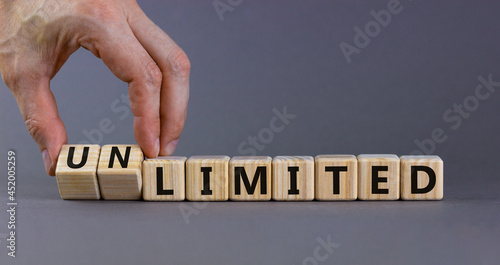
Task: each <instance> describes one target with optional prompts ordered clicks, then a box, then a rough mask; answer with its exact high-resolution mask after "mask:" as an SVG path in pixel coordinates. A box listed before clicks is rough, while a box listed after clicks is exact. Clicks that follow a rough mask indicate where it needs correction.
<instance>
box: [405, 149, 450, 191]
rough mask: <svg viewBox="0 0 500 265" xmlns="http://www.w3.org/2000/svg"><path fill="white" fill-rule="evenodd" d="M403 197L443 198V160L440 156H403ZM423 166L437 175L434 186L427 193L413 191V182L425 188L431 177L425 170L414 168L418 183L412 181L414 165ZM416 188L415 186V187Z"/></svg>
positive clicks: (418, 186)
mask: <svg viewBox="0 0 500 265" xmlns="http://www.w3.org/2000/svg"><path fill="white" fill-rule="evenodd" d="M400 160H401V199H403V200H441V199H443V160H441V158H440V157H439V156H425V155H422V156H401V157H400ZM415 166H423V167H428V168H430V169H431V170H432V172H433V173H431V172H429V173H431V174H434V176H435V181H434V182H433V183H434V186H429V188H430V187H433V188H432V189H431V190H430V191H427V192H425V193H418V192H415V193H413V192H412V184H416V188H417V189H420V190H424V189H425V188H426V187H428V185H429V184H431V183H429V182H430V180H431V177H430V176H429V174H428V173H426V172H425V171H423V170H415V168H414V169H413V170H414V174H415V176H416V183H412V167H415ZM414 188H415V187H414Z"/></svg>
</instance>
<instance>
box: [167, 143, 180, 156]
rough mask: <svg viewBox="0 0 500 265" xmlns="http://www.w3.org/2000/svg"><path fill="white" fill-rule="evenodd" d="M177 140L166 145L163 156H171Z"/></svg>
mask: <svg viewBox="0 0 500 265" xmlns="http://www.w3.org/2000/svg"><path fill="white" fill-rule="evenodd" d="M178 142H179V140H173V141H172V142H170V143H168V144H167V146H166V147H165V149H164V150H165V154H166V155H172V154H173V153H174V151H175V148H176V147H177V143H178Z"/></svg>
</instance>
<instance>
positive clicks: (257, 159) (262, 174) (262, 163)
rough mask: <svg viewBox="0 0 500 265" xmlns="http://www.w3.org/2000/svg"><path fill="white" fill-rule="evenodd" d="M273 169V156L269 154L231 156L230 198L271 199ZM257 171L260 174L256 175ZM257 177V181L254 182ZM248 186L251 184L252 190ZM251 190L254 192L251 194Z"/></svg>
mask: <svg viewBox="0 0 500 265" xmlns="http://www.w3.org/2000/svg"><path fill="white" fill-rule="evenodd" d="M241 168H243V169H244V171H242V170H241ZM258 169H259V170H258ZM261 169H262V170H261ZM271 169H272V158H271V157H269V156H235V157H233V158H231V160H230V161H229V198H230V199H231V200H233V201H269V200H271V191H272V187H271V185H272V170H271ZM243 172H244V173H243ZM256 172H258V173H259V175H257V176H256V175H255V174H256ZM256 177H257V182H254V179H255V178H256ZM238 183H239V185H238V187H237V186H236V185H237V184H238ZM245 183H246V184H245ZM262 185H264V186H262ZM247 186H250V191H249V190H247ZM252 189H253V191H252ZM237 191H239V192H237ZM249 192H252V193H253V194H249ZM237 193H238V194H237Z"/></svg>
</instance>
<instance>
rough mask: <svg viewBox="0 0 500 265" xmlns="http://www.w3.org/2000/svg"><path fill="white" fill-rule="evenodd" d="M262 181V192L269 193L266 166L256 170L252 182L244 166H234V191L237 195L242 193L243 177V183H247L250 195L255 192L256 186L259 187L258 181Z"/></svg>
mask: <svg viewBox="0 0 500 265" xmlns="http://www.w3.org/2000/svg"><path fill="white" fill-rule="evenodd" d="M259 178H261V181H260V193H261V194H267V181H266V180H267V171H266V167H265V166H261V167H257V169H256V170H255V175H254V176H253V180H252V184H250V180H249V179H248V176H247V173H246V171H245V168H244V167H235V168H234V193H235V194H236V195H241V179H243V184H245V189H246V190H247V192H248V194H249V195H252V194H253V193H254V192H255V188H256V187H257V182H258V181H259Z"/></svg>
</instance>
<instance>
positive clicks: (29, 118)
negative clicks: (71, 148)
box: [5, 75, 67, 176]
mask: <svg viewBox="0 0 500 265" xmlns="http://www.w3.org/2000/svg"><path fill="white" fill-rule="evenodd" d="M5 81H6V84H7V86H9V88H10V89H11V91H12V93H13V94H14V97H15V98H16V101H17V104H18V105H19V109H20V110H21V114H22V115H23V118H24V121H25V123H26V127H27V128H28V131H29V133H30V134H31V136H32V137H33V139H34V140H35V142H36V143H37V144H38V147H39V148H40V151H41V152H42V158H43V162H44V165H45V170H46V172H47V174H49V175H50V176H54V175H55V168H56V165H57V158H58V156H59V151H60V150H61V147H62V145H63V144H65V143H67V135H66V129H65V128H64V124H63V122H62V120H61V118H60V117H59V113H58V111H57V105H56V101H55V98H54V95H53V94H52V92H51V91H50V78H48V77H30V76H29V75H23V76H22V78H17V80H5Z"/></svg>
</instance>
